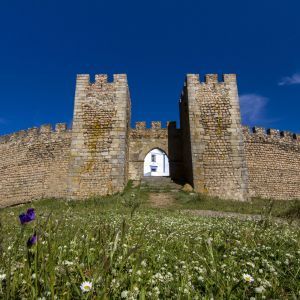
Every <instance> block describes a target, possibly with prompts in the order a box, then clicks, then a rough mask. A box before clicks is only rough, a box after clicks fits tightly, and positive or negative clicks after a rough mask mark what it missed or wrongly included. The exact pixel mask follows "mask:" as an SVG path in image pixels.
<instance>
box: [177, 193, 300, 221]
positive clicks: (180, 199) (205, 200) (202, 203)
mask: <svg viewBox="0 0 300 300" xmlns="http://www.w3.org/2000/svg"><path fill="white" fill-rule="evenodd" d="M175 199H176V203H175V205H174V208H175V207H176V208H179V209H203V210H215V211H226V212H236V213H242V214H258V215H259V214H265V213H268V212H270V213H271V214H272V215H273V216H276V217H278V216H281V217H294V218H296V219H297V218H298V219H300V213H299V211H300V209H299V208H300V200H290V201H287V200H271V199H269V200H268V199H260V198H253V199H251V201H247V202H240V201H231V200H222V199H219V198H214V197H208V196H205V195H201V194H195V193H185V192H182V191H180V192H178V193H177V194H176V196H175ZM296 211H298V213H296Z"/></svg>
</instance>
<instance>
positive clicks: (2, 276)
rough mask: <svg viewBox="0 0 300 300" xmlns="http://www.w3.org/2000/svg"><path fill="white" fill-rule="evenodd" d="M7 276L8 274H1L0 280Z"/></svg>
mask: <svg viewBox="0 0 300 300" xmlns="http://www.w3.org/2000/svg"><path fill="white" fill-rule="evenodd" d="M5 278H6V274H0V282H1V281H3V280H4V279H5Z"/></svg>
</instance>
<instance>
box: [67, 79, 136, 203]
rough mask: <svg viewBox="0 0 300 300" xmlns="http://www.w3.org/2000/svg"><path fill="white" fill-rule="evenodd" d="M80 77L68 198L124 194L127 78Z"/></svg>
mask: <svg viewBox="0 0 300 300" xmlns="http://www.w3.org/2000/svg"><path fill="white" fill-rule="evenodd" d="M113 78H114V80H113V82H108V80H107V75H96V76H95V82H94V83H91V82H90V77H89V75H78V76H77V82H76V93H75V105H74V117H73V126H72V142H71V159H70V167H69V183H68V192H69V198H71V199H79V198H88V197H91V196H93V195H106V194H112V193H116V192H118V191H121V190H122V189H123V188H124V186H125V185H126V183H127V177H128V175H127V174H128V135H129V124H130V95H129V89H128V84H127V77H126V75H125V74H116V75H114V77H113Z"/></svg>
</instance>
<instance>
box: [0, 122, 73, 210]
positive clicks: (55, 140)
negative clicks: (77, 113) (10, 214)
mask: <svg viewBox="0 0 300 300" xmlns="http://www.w3.org/2000/svg"><path fill="white" fill-rule="evenodd" d="M70 145H71V132H70V131H69V130H67V129H66V125H65V124H57V125H56V126H55V131H53V130H52V129H51V126H50V125H44V126H41V127H40V128H31V129H28V130H26V131H25V130H23V131H19V132H16V133H14V134H10V135H6V136H2V137H0V207H1V206H6V205H12V204H17V203H23V202H26V201H29V200H32V199H37V198H45V197H67V179H68V168H69V158H70Z"/></svg>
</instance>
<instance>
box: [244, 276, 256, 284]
mask: <svg viewBox="0 0 300 300" xmlns="http://www.w3.org/2000/svg"><path fill="white" fill-rule="evenodd" d="M243 279H244V280H245V282H248V283H251V282H253V281H254V278H253V277H252V276H251V275H249V274H243Z"/></svg>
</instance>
